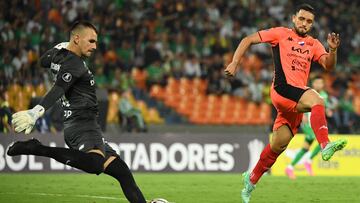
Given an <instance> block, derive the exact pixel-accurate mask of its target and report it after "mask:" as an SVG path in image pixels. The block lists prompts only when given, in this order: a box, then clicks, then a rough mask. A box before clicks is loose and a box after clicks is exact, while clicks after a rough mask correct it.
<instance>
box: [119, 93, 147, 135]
mask: <svg viewBox="0 0 360 203" xmlns="http://www.w3.org/2000/svg"><path fill="white" fill-rule="evenodd" d="M119 121H120V122H121V123H120V125H121V127H122V128H125V129H126V130H127V131H128V132H133V131H136V132H146V131H147V128H146V125H145V122H144V118H143V116H142V114H141V111H140V110H139V109H137V108H135V107H134V106H133V105H132V104H131V102H130V91H128V90H125V91H123V93H122V94H121V99H120V102H119Z"/></svg>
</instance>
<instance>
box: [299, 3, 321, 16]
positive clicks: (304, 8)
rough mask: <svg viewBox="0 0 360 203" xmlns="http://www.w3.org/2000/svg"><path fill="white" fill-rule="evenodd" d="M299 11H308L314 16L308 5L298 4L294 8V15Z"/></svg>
mask: <svg viewBox="0 0 360 203" xmlns="http://www.w3.org/2000/svg"><path fill="white" fill-rule="evenodd" d="M300 10H305V11H309V12H310V13H312V14H314V15H316V13H315V9H314V7H312V6H311V5H310V4H300V5H298V6H296V8H295V13H298V12H299V11H300Z"/></svg>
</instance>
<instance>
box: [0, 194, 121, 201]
mask: <svg viewBox="0 0 360 203" xmlns="http://www.w3.org/2000/svg"><path fill="white" fill-rule="evenodd" d="M1 194H7V195H19V193H15V192H5V193H2V192H0V195H1ZM25 194H28V195H38V196H56V197H65V196H66V197H80V198H93V199H108V200H124V201H127V199H125V198H120V197H106V196H95V195H68V194H66V195H65V194H52V193H25Z"/></svg>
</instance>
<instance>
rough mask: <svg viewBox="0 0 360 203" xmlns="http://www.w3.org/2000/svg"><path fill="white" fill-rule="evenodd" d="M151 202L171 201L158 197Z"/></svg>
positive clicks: (165, 202) (166, 202)
mask: <svg viewBox="0 0 360 203" xmlns="http://www.w3.org/2000/svg"><path fill="white" fill-rule="evenodd" d="M150 203H169V201H167V200H166V199H163V198H156V199H153V200H150Z"/></svg>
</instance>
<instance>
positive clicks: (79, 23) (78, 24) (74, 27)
mask: <svg viewBox="0 0 360 203" xmlns="http://www.w3.org/2000/svg"><path fill="white" fill-rule="evenodd" d="M83 28H91V29H93V30H94V31H95V32H96V34H98V30H97V29H96V27H95V25H93V24H92V23H90V22H88V21H76V22H75V23H74V24H72V25H71V27H70V30H69V35H70V37H71V35H73V34H74V31H77V30H80V29H83Z"/></svg>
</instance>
